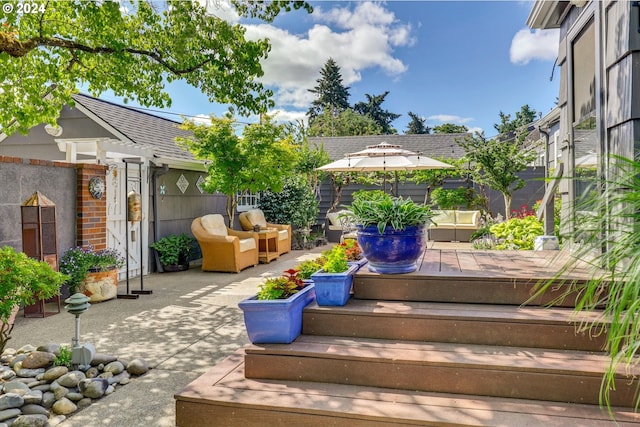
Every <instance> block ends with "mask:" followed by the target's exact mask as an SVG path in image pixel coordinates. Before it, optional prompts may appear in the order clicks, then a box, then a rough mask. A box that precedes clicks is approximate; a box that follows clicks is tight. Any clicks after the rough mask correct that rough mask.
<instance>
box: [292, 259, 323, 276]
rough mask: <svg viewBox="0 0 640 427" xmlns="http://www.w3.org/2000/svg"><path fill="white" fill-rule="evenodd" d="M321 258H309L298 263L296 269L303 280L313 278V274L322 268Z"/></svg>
mask: <svg viewBox="0 0 640 427" xmlns="http://www.w3.org/2000/svg"><path fill="white" fill-rule="evenodd" d="M319 261H320V259H319V258H316V259H308V260H306V261H302V262H301V263H300V264H298V265H296V267H295V268H294V270H296V271H297V272H298V277H300V278H301V279H302V280H311V275H312V274H313V273H315V272H316V271H318V270H320V269H321V268H322V265H321V264H320V262H319Z"/></svg>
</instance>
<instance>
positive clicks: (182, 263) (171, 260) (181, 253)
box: [149, 233, 196, 272]
mask: <svg viewBox="0 0 640 427" xmlns="http://www.w3.org/2000/svg"><path fill="white" fill-rule="evenodd" d="M195 243H196V239H194V238H193V237H191V236H188V235H186V234H185V233H182V234H172V235H169V236H165V237H163V238H162V239H160V240H158V241H157V242H155V243H152V244H150V245H149V247H150V248H152V249H154V250H155V251H156V254H157V255H158V261H159V263H160V265H159V268H158V270H159V271H161V272H164V271H166V272H173V271H184V270H188V269H189V260H190V259H191V255H192V254H193V248H194V244H195Z"/></svg>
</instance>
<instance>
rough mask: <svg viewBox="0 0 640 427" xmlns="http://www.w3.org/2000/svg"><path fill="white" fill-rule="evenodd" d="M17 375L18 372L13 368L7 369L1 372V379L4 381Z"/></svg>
mask: <svg viewBox="0 0 640 427" xmlns="http://www.w3.org/2000/svg"><path fill="white" fill-rule="evenodd" d="M15 376H16V373H15V372H14V370H13V369H7V370H3V371H1V372H0V380H2V381H8V380H11V379H12V378H13V377H15Z"/></svg>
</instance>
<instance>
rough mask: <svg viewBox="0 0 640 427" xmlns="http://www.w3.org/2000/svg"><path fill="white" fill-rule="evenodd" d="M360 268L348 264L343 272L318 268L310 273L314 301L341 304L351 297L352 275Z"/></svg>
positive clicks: (319, 303) (323, 303)
mask: <svg viewBox="0 0 640 427" xmlns="http://www.w3.org/2000/svg"><path fill="white" fill-rule="evenodd" d="M358 268H360V267H359V266H358V265H356V264H352V265H350V266H349V269H348V270H347V271H345V272H343V273H325V272H324V271H322V270H320V271H317V272H315V273H313V274H312V275H311V280H313V284H314V286H315V288H316V302H317V303H318V305H333V306H343V305H345V304H346V303H347V301H348V300H349V298H350V297H351V284H352V283H353V275H354V274H355V273H356V272H357V271H358Z"/></svg>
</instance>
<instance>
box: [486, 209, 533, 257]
mask: <svg viewBox="0 0 640 427" xmlns="http://www.w3.org/2000/svg"><path fill="white" fill-rule="evenodd" d="M490 230H491V233H492V234H493V235H494V236H496V237H497V238H498V239H499V243H498V244H497V245H496V249H521V250H526V249H533V244H534V241H535V239H536V237H538V236H542V235H543V234H544V228H543V226H542V223H541V222H540V221H538V219H537V218H536V217H535V216H528V217H525V218H511V219H510V220H508V221H505V222H501V223H499V224H494V225H492V226H491V228H490Z"/></svg>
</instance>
